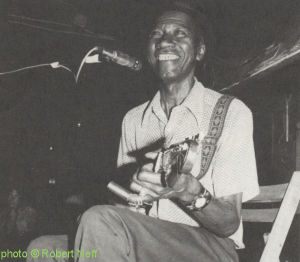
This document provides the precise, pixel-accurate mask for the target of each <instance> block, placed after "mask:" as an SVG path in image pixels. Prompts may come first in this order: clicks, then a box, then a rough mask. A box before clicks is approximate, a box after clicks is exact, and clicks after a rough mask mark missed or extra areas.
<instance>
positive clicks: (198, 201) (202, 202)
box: [186, 186, 212, 211]
mask: <svg viewBox="0 0 300 262" xmlns="http://www.w3.org/2000/svg"><path fill="white" fill-rule="evenodd" d="M211 198H212V196H211V194H210V193H209V191H208V190H206V188H205V187H203V186H202V190H201V192H200V193H199V194H198V195H197V196H196V197H195V198H194V200H193V201H192V203H191V204H190V205H188V206H186V207H187V208H188V209H189V210H191V211H195V210H201V209H203V208H205V207H206V206H207V205H208V204H209V202H210V201H211Z"/></svg>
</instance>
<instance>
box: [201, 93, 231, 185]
mask: <svg viewBox="0 0 300 262" xmlns="http://www.w3.org/2000/svg"><path fill="white" fill-rule="evenodd" d="M233 99H234V97H233V96H229V95H222V96H221V97H220V98H219V99H218V101H217V103H216V105H215V107H214V110H213V112H212V115H211V118H210V122H209V128H208V132H207V135H206V136H205V137H204V138H203V140H202V151H201V168H200V173H199V175H198V176H197V179H200V178H201V177H203V176H204V175H205V174H206V172H207V170H208V168H209V166H210V164H211V161H212V159H213V157H214V154H215V152H216V148H217V143H218V140H219V138H220V136H221V134H222V131H223V127H224V123H225V118H226V115H227V112H228V108H229V105H230V103H231V101H232V100H233Z"/></svg>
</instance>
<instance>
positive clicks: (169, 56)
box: [157, 54, 179, 61]
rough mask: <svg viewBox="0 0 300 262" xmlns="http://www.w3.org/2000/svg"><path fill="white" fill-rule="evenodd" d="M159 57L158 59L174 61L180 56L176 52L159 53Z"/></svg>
mask: <svg viewBox="0 0 300 262" xmlns="http://www.w3.org/2000/svg"><path fill="white" fill-rule="evenodd" d="M157 58H158V61H172V60H177V59H179V56H178V55H175V54H159V55H158V57H157Z"/></svg>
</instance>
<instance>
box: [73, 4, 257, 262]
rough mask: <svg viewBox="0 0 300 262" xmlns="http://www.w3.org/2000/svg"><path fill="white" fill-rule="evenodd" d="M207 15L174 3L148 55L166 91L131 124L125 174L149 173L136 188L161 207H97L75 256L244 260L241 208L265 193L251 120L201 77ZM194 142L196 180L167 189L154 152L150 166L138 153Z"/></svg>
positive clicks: (125, 129)
mask: <svg viewBox="0 0 300 262" xmlns="http://www.w3.org/2000/svg"><path fill="white" fill-rule="evenodd" d="M201 15H203V14H199V13H197V12H195V11H194V10H192V9H190V8H188V7H184V6H182V5H180V6H178V5H174V6H173V7H172V8H170V9H169V10H167V11H164V12H163V13H162V14H161V15H160V16H159V17H158V19H157V20H156V23H155V25H154V27H153V30H152V32H151V34H150V36H149V40H148V48H147V53H148V61H149V63H150V65H151V67H152V68H153V70H154V71H155V73H156V75H157V77H158V78H159V80H160V85H159V87H158V89H159V90H158V92H157V93H156V95H155V96H154V97H153V99H152V100H150V101H147V102H146V103H144V104H142V105H140V106H138V107H136V108H133V109H132V110H130V111H129V112H128V113H127V114H126V116H125V117H124V120H123V124H122V137H121V141H120V148H119V156H118V167H123V166H125V165H129V164H134V163H135V164H138V165H140V166H139V168H138V170H137V171H136V172H135V173H134V174H133V181H134V183H137V184H139V185H140V187H142V188H143V190H142V191H143V194H144V195H145V194H146V195H148V196H151V197H153V199H159V200H158V201H153V205H152V208H151V209H150V211H149V214H148V215H143V214H140V213H137V212H133V211H131V210H129V209H126V208H121V207H113V206H96V207H93V208H91V209H89V210H88V211H86V212H85V213H84V214H83V216H82V218H81V222H80V225H79V228H78V232H77V236H76V241H75V250H94V249H97V250H99V261H130V262H133V261H143V262H145V261H163V262H167V261H178V262H179V261H180V262H182V261H189V262H193V261H205V262H211V261H222V262H225V261H238V257H237V254H236V251H235V249H236V248H241V247H243V242H242V223H241V214H240V213H241V212H240V211H241V203H242V202H244V201H247V200H249V199H251V198H252V197H254V196H255V195H256V194H257V193H258V183H257V173H256V163H255V155H254V148H253V138H252V129H253V126H252V114H251V112H250V110H249V109H248V108H247V107H246V106H245V105H244V104H243V103H242V102H241V101H239V100H238V99H233V98H231V97H228V96H225V97H224V96H222V95H221V94H219V93H217V92H215V91H212V90H210V89H208V88H205V87H204V86H203V85H202V84H201V82H199V81H198V80H197V79H196V78H195V76H194V73H195V67H196V64H198V65H199V66H201V64H203V63H204V61H205V59H206V55H207V50H208V46H207V42H208V41H206V39H205V38H204V34H202V32H204V31H205V25H203V24H200V23H199V21H198V18H199V17H197V16H201ZM216 133H219V137H216ZM205 135H206V136H205ZM195 136H198V137H199V139H200V142H201V143H200V144H201V145H202V155H201V154H199V156H198V158H197V159H196V160H195V162H194V163H193V164H194V167H193V169H192V170H191V172H188V173H185V174H180V175H179V178H178V179H177V180H176V181H175V183H174V184H173V185H172V186H170V187H167V188H166V187H164V186H163V185H162V182H161V174H159V173H155V172H154V171H153V170H154V169H153V166H154V162H155V158H156V156H157V151H156V152H150V153H148V154H146V157H147V158H149V156H151V157H150V158H153V161H152V162H151V161H150V163H147V164H146V165H143V164H141V162H140V161H139V158H138V157H137V156H136V155H135V154H133V152H141V150H142V149H144V148H147V147H148V146H150V145H152V144H155V143H156V142H158V141H164V144H163V147H164V148H168V147H169V146H170V145H172V144H174V143H179V142H182V141H184V140H185V138H191V137H195ZM211 138H215V139H211ZM209 139H211V140H209ZM212 140H213V141H216V143H215V144H213V143H212V142H211V141H212ZM209 141H210V142H209ZM204 147H205V148H204ZM211 148H214V150H212V151H211ZM204 158H206V162H205V163H208V165H206V166H205V165H203V163H204V160H205V159H204ZM203 166H204V167H205V168H204V169H203V168H202V167H203ZM132 188H135V189H136V187H132ZM138 191H140V190H138ZM76 260H77V261H86V259H85V258H82V257H79V256H78V257H77V258H76ZM96 260H97V259H96ZM96 260H95V261H96ZM89 261H91V259H89Z"/></svg>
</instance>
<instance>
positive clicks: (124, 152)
mask: <svg viewBox="0 0 300 262" xmlns="http://www.w3.org/2000/svg"><path fill="white" fill-rule="evenodd" d="M220 97H221V94H220V93H218V92H216V91H213V90H211V89H208V88H205V87H204V86H203V85H202V84H201V83H200V82H199V81H197V80H195V84H194V86H193V87H192V89H191V90H190V92H189V94H188V96H187V97H186V98H185V99H184V101H183V102H182V103H181V104H180V105H178V106H176V107H174V108H173V109H172V111H171V113H170V116H169V118H167V116H166V114H165V113H164V111H163V109H162V107H161V103H160V91H158V92H157V93H156V95H155V96H154V97H153V99H152V100H150V101H147V102H146V103H144V104H142V105H140V106H137V107H135V108H133V109H132V110H130V111H129V112H128V113H127V114H126V115H125V117H124V119H123V123H122V136H121V141H120V147H119V155H118V167H120V166H123V165H126V164H129V163H134V162H136V161H137V159H136V157H135V156H134V155H135V154H134V152H137V151H139V150H141V149H143V148H145V147H147V146H150V145H152V144H154V143H155V142H157V141H162V140H163V141H164V147H165V148H167V147H168V146H170V145H172V144H174V143H179V142H182V141H184V140H185V139H186V138H191V137H194V136H195V135H199V139H200V145H201V139H203V137H204V136H205V135H206V134H207V132H208V128H209V123H210V118H211V115H212V112H213V109H214V107H215V105H216V103H217V101H218V99H219V98H220ZM199 151H201V150H199ZM200 164H201V154H199V158H198V161H196V162H195V163H194V166H193V169H192V171H191V174H192V175H194V176H197V175H198V174H199V172H200ZM199 181H200V182H201V184H202V185H203V186H204V187H205V188H206V189H207V190H208V191H209V192H210V193H211V194H212V195H213V196H214V197H215V198H219V197H224V196H229V195H233V194H238V193H243V197H242V201H243V202H245V201H248V200H250V199H251V198H253V197H254V196H256V195H257V194H258V192H259V186H258V180H257V170H256V161H255V153H254V145H253V120H252V113H251V111H250V110H249V109H248V107H247V106H246V105H245V104H244V103H243V102H241V101H240V100H238V99H236V98H235V99H233V101H232V102H231V104H230V106H229V108H228V112H227V116H226V119H225V122H224V128H223V132H222V134H221V136H220V138H219V141H218V143H217V148H216V151H215V154H214V157H213V159H212V161H211V164H210V167H209V169H208V171H207V172H206V174H205V175H204V176H203V177H202V178H201V179H200V180H199ZM149 215H150V216H153V217H156V218H159V219H163V220H167V221H171V222H174V223H184V224H187V225H190V226H195V227H199V226H201V225H200V224H199V223H198V222H197V221H196V220H194V219H193V218H192V217H190V216H189V215H188V214H187V213H186V212H184V211H183V210H182V209H181V208H179V207H178V206H177V205H176V204H175V203H173V202H172V201H171V200H168V199H162V200H159V204H157V203H156V202H155V203H154V205H153V207H152V208H151V210H150V213H149ZM229 238H231V239H232V240H233V241H234V242H235V244H236V247H237V248H242V247H244V244H243V228H242V221H240V226H239V228H238V230H237V231H236V232H235V233H234V234H233V235H231V236H230V237H229Z"/></svg>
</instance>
